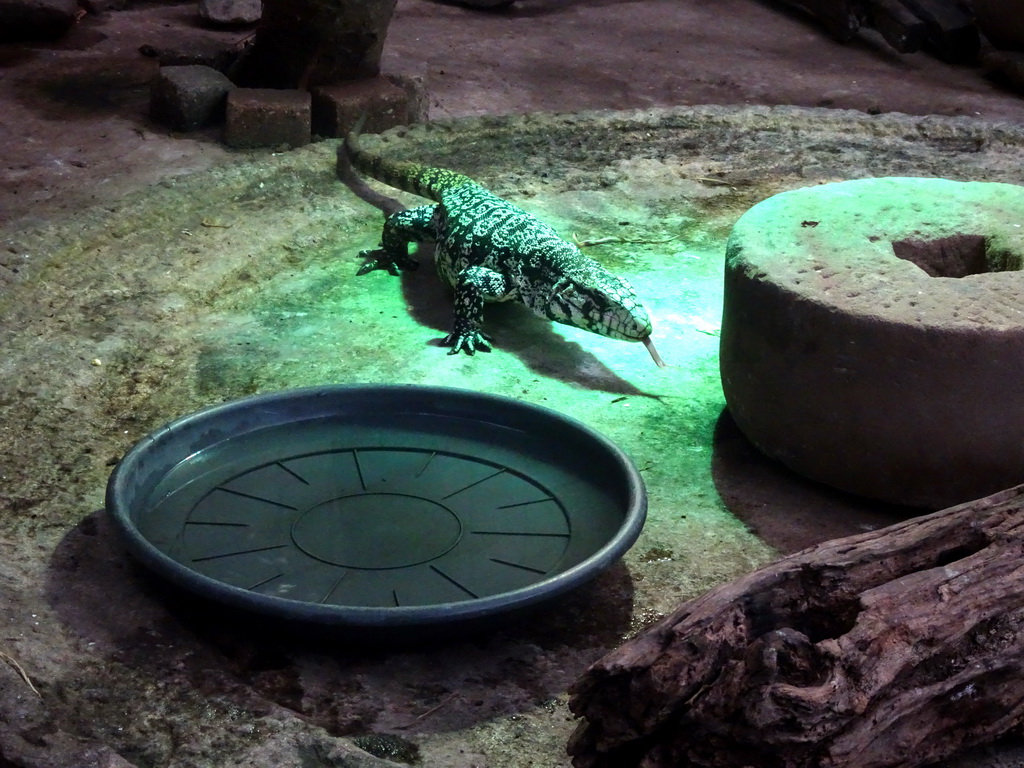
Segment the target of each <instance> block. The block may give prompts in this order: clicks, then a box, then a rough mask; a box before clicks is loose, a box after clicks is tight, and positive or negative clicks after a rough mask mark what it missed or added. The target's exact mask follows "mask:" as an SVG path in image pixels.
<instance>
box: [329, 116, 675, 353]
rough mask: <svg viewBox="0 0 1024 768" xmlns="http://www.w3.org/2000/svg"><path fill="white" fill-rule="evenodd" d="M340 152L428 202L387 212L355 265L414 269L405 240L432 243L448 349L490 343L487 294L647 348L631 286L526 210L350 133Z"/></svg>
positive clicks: (646, 323)
mask: <svg viewBox="0 0 1024 768" xmlns="http://www.w3.org/2000/svg"><path fill="white" fill-rule="evenodd" d="M357 130H358V129H357ZM345 152H346V154H347V156H348V158H349V160H350V162H351V163H352V165H353V167H355V169H356V170H357V171H359V172H360V173H361V174H363V175H365V176H370V177H372V178H374V179H377V180H378V181H382V182H384V183H385V184H388V185H390V186H392V187H397V188H398V189H402V190H404V191H406V192H411V193H413V194H417V195H420V196H421V197H426V198H428V199H430V200H433V201H434V203H435V204H431V205H422V206H418V207H416V208H410V209H407V210H403V211H399V212H397V213H394V214H392V215H391V216H389V217H388V218H387V220H386V221H385V222H384V232H383V235H382V238H381V247H380V248H379V249H376V250H370V251H363V252H362V253H361V254H360V255H361V256H363V257H364V258H366V259H367V262H366V264H364V266H363V267H362V268H361V269H360V270H359V274H361V275H362V274H366V273H368V272H371V271H373V270H376V269H386V270H388V271H389V272H390V273H391V274H393V275H397V274H398V270H399V269H414V268H415V267H416V266H418V264H417V262H416V261H415V260H414V259H412V258H411V257H410V256H409V252H408V245H409V243H410V242H424V241H433V242H435V243H436V247H435V251H434V254H435V261H436V264H437V272H438V274H439V275H440V277H441V279H442V280H443V281H444V282H445V283H446V284H447V285H448V286H450V287H451V288H452V290H453V291H454V293H455V308H454V315H455V317H454V322H453V326H452V332H451V333H450V334H448V336H447V337H446V338H445V344H446V345H448V346H450V347H451V350H450V351H449V353H448V354H451V355H454V354H457V353H459V352H460V351H462V352H466V353H467V354H470V355H472V354H473V353H474V352H475V351H476V350H478V349H480V350H484V351H488V350H489V349H490V345H491V341H492V340H491V337H490V336H488V335H487V334H485V333H484V332H483V330H482V326H483V307H484V304H485V303H487V302H497V301H519V302H521V303H523V304H525V305H526V306H527V307H529V308H530V309H531V310H533V311H534V312H535V313H536V314H538V315H540V316H541V317H545V318H547V319H548V320H553V321H555V322H558V323H566V324H568V325H572V326H575V327H577V328H582V329H584V330H587V331H592V332H593V333H597V334H600V335H602V336H608V337H611V338H613V339H622V340H625V341H643V342H644V343H645V344H646V345H647V346H648V349H652V350H653V347H652V346H651V345H650V342H649V337H650V334H651V321H650V318H649V317H648V314H647V311H646V310H645V309H644V306H643V305H642V304H641V303H640V301H639V299H638V298H637V296H636V293H635V292H634V290H633V288H632V286H630V284H629V283H627V282H626V281H625V280H623V279H622V278H620V277H618V276H616V275H613V274H612V273H611V272H609V271H608V270H607V269H605V268H604V267H602V266H601V265H600V264H598V263H597V262H596V261H594V260H593V259H591V258H590V257H588V256H586V255H584V254H583V253H581V252H580V250H579V248H577V247H576V246H575V245H574V244H573V243H570V242H568V241H566V240H563V239H562V238H560V237H559V236H558V235H557V234H556V233H555V231H554V230H553V229H552V228H551V227H549V226H548V225H547V224H545V223H544V222H542V221H540V220H539V219H537V218H536V217H535V216H532V215H531V214H529V213H527V212H526V211H524V210H522V209H521V208H519V207H518V206H516V205H513V204H512V203H510V202H508V201H507V200H503V199H502V198H500V197H498V196H497V195H494V194H492V193H491V192H489V191H488V190H487V189H485V188H484V187H483V186H481V185H480V184H478V183H477V182H475V181H473V180H472V179H470V178H469V177H468V176H463V175H462V174H461V173H456V172H454V171H449V170H446V169H443V168H433V167H430V166H425V165H420V164H418V163H409V162H399V161H394V160H390V159H387V158H384V157H381V156H378V155H373V154H370V153H369V152H366V151H364V150H362V149H361V148H360V146H359V142H358V135H357V132H353V133H352V134H350V135H349V136H348V137H347V138H346V140H345ZM652 356H655V360H656V362H658V363H659V364H661V361H660V359H658V358H657V357H656V355H655V353H654V352H653V351H652Z"/></svg>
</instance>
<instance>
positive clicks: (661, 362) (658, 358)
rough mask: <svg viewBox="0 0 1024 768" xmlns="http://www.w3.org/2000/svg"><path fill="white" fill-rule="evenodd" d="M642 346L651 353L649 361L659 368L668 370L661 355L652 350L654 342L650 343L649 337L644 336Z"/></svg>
mask: <svg viewBox="0 0 1024 768" xmlns="http://www.w3.org/2000/svg"><path fill="white" fill-rule="evenodd" d="M642 341H643V343H644V346H645V347H647V351H648V352H650V353H651V359H653V360H654V363H655V365H657V366H658V367H659V368H668V364H667V363H666V362H665V361H664V360H662V359H661V355H659V354H658V350H656V349H655V348H654V342H653V341H651V337H650V336H644V338H643V339H642Z"/></svg>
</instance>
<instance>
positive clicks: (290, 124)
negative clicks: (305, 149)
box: [224, 88, 311, 149]
mask: <svg viewBox="0 0 1024 768" xmlns="http://www.w3.org/2000/svg"><path fill="white" fill-rule="evenodd" d="M310 104H311V100H310V95H309V92H308V91H299V90H290V89H275V88H235V89H233V90H232V91H231V92H230V93H229V94H228V107H227V118H226V120H225V125H224V140H225V141H226V142H227V144H228V146H231V147H236V148H241V149H250V148H253V147H276V146H286V147H290V148H292V149H294V148H295V147H301V146H303V145H305V144H309V141H310V123H311V109H310Z"/></svg>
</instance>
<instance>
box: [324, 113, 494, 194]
mask: <svg viewBox="0 0 1024 768" xmlns="http://www.w3.org/2000/svg"><path fill="white" fill-rule="evenodd" d="M365 123H366V112H363V114H362V115H360V116H359V119H358V120H357V121H356V123H355V125H354V126H353V127H352V130H351V131H349V132H348V134H347V135H346V136H345V144H344V146H345V154H346V156H347V157H348V159H349V162H351V163H352V167H354V168H355V169H356V170H357V171H359V172H360V173H361V174H363V175H364V176H370V177H372V178H374V179H377V180H378V181H383V182H384V183H385V184H388V185H389V186H392V187H396V188H398V189H402V190H405V191H406V192H411V193H413V194H414V195H419V196H420V197H426V198H429V199H431V200H433V201H434V202H437V203H439V202H441V195H442V194H443V193H444V192H445V191H446V190H449V189H454V188H455V187H461V186H463V185H465V184H475V183H476V182H474V181H473V180H472V179H471V178H469V177H468V176H463V175H462V174H461V173H456V172H455V171H449V170H447V169H446V168H433V167H431V166H429V165H421V164H419V163H410V162H405V161H402V160H390V159H388V158H385V157H382V156H381V155H374V154H372V153H370V152H367V151H366V150H365V149H363V148H362V147H360V146H359V134H360V133H361V132H362V129H363V125H364V124H365Z"/></svg>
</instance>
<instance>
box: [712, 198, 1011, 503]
mask: <svg viewBox="0 0 1024 768" xmlns="http://www.w3.org/2000/svg"><path fill="white" fill-rule="evenodd" d="M1022 266H1024V187H1021V186H1017V185H1013V184H1002V183H984V182H956V181H949V180H945V179H930V178H876V179H861V180H855V181H845V182H838V183H834V184H825V185H821V186H817V187H809V188H804V189H797V190H793V191H789V192H784V193H782V194H779V195H776V196H774V197H771V198H769V199H767V200H765V201H763V202H761V203H759V204H758V205H756V206H754V207H753V208H751V209H750V210H749V211H747V212H746V213H745V214H744V215H743V216H742V217H741V218H740V219H739V221H738V222H737V223H736V225H735V227H734V228H733V230H732V233H731V234H730V237H729V242H728V244H727V247H726V268H725V298H724V309H723V317H722V335H721V350H720V365H721V374H722V386H723V389H724V392H725V397H726V402H727V404H728V407H729V410H730V412H731V413H732V416H733V418H734V419H735V420H736V423H737V425H738V426H739V428H740V429H741V430H742V431H743V433H744V434H745V435H746V436H747V438H748V439H749V440H751V442H753V443H754V444H755V445H756V446H757V447H758V448H759V449H760V450H761V451H762V452H764V453H766V454H768V455H769V456H771V457H773V458H775V459H778V460H779V461H781V462H782V463H784V464H786V465H787V466H788V467H790V468H791V469H793V470H795V471H796V472H798V473H800V474H802V475H805V476H807V477H809V478H812V479H814V480H818V481H820V482H823V483H827V484H829V485H831V486H834V487H836V488H840V489H842V490H845V491H849V492H852V493H855V494H859V495H862V496H868V497H872V498H876V499H881V500H884V501H889V502H894V503H900V504H909V505H913V506H918V507H927V508H933V509H934V508H941V507H944V506H949V505H952V504H956V503H960V502H963V501H967V500H970V499H973V498H977V497H980V496H984V495H986V494H989V493H992V492H995V491H997V490H1000V489H1002V488H1005V487H1008V486H1011V485H1015V484H1017V483H1020V482H1024V386H1022V382H1024V273H1022V272H1021V271H1020V270H1021V268H1022Z"/></svg>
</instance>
